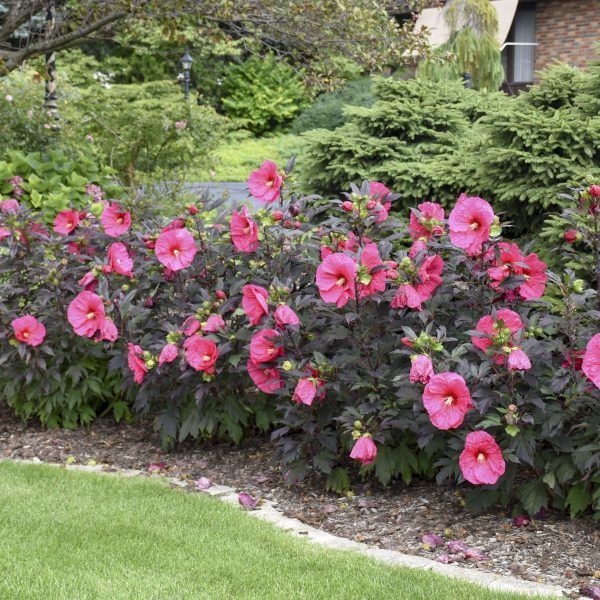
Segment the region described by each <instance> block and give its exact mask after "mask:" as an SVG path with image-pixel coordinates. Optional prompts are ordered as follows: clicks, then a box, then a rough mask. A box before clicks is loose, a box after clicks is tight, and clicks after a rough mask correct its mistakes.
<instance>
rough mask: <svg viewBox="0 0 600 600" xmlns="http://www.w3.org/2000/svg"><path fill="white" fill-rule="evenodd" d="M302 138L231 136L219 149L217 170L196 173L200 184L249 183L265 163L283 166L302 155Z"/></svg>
mask: <svg viewBox="0 0 600 600" xmlns="http://www.w3.org/2000/svg"><path fill="white" fill-rule="evenodd" d="M301 143H302V142H301V138H300V136H297V135H292V134H285V135H278V136H273V137H260V138H257V137H248V135H247V134H246V135H245V134H241V133H235V132H234V133H231V134H230V135H229V136H227V137H226V138H225V139H224V140H223V142H222V143H221V145H220V146H219V147H218V148H217V151H216V155H215V160H216V167H215V169H214V170H213V171H212V172H210V173H209V172H206V171H199V172H198V173H195V174H194V179H196V180H198V181H246V180H247V179H248V174H249V173H250V171H252V170H253V169H256V168H257V167H258V166H259V165H260V164H261V163H262V162H263V161H264V160H267V159H269V160H272V161H274V162H276V163H277V164H278V165H280V166H281V167H284V166H285V164H286V162H287V161H288V160H289V159H290V158H291V157H292V156H294V155H297V154H298V153H299V152H300V148H301Z"/></svg>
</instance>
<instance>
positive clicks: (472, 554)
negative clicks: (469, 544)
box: [464, 548, 490, 562]
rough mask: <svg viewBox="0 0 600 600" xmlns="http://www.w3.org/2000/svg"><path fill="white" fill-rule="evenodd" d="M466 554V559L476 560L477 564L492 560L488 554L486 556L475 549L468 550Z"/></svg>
mask: <svg viewBox="0 0 600 600" xmlns="http://www.w3.org/2000/svg"><path fill="white" fill-rule="evenodd" d="M464 554H465V558H469V559H471V560H474V561H475V562H480V561H484V560H489V558H490V557H489V556H488V555H487V554H484V553H483V552H481V551H479V550H475V549H474V548H467V550H466V551H465V553H464Z"/></svg>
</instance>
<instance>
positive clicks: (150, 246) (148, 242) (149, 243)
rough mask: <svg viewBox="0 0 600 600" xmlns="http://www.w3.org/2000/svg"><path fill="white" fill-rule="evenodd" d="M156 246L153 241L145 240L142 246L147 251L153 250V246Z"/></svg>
mask: <svg viewBox="0 0 600 600" xmlns="http://www.w3.org/2000/svg"><path fill="white" fill-rule="evenodd" d="M155 245H156V243H155V241H154V240H146V241H145V242H144V246H145V247H146V248H148V250H154V246H155Z"/></svg>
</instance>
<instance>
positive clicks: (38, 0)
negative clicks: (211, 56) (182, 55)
mask: <svg viewBox="0 0 600 600" xmlns="http://www.w3.org/2000/svg"><path fill="white" fill-rule="evenodd" d="M423 4H424V2H423V0H411V2H409V3H408V8H409V9H412V10H418V9H419V8H420V7H421V6H422V5H423ZM388 8H389V7H388V6H387V5H386V2H384V1H382V0H167V1H165V0H160V1H159V0H104V1H103V2H97V0H54V1H52V0H6V1H4V2H0V69H1V70H2V71H4V72H5V73H6V72H9V71H11V70H13V69H15V68H16V67H18V66H19V65H21V64H22V63H23V62H24V61H25V60H27V59H29V58H32V57H36V56H40V55H43V54H45V53H47V52H51V51H56V50H60V49H63V48H67V47H71V46H73V45H77V44H80V43H82V42H84V41H86V40H88V39H89V38H90V37H92V36H94V35H98V34H102V35H106V33H107V32H109V33H110V31H111V30H113V31H114V28H115V27H116V26H117V25H118V26H119V27H127V26H128V24H131V23H133V22H138V21H140V20H142V21H143V20H149V21H151V22H152V23H153V24H157V23H158V24H160V25H161V26H162V30H163V32H164V35H165V36H172V37H176V36H177V35H178V30H179V29H180V28H181V27H182V26H189V25H190V24H193V25H194V26H195V27H197V28H198V30H199V31H200V32H202V33H203V34H204V35H205V36H206V37H207V39H211V40H213V39H223V38H225V39H227V38H229V39H243V40H246V41H247V42H248V43H249V44H256V43H257V42H259V43H261V44H263V45H265V46H267V47H268V48H270V49H271V50H272V51H274V52H275V53H277V54H279V55H285V56H287V57H289V58H290V59H291V60H293V61H297V62H301V63H302V64H303V65H307V66H308V67H309V71H310V67H311V66H315V65H317V64H318V68H317V69H315V70H316V71H318V74H317V76H321V75H323V74H325V76H326V74H327V70H328V69H329V68H334V66H335V62H336V60H339V57H340V56H344V57H346V58H348V59H350V60H353V61H355V62H356V63H358V64H360V65H361V66H364V67H365V68H368V69H376V68H378V67H379V68H381V67H383V66H387V65H390V64H391V65H397V64H400V63H402V62H403V61H404V60H406V59H407V57H411V58H414V56H415V55H417V54H421V53H423V52H424V51H425V49H426V44H425V42H424V40H423V37H422V36H421V35H420V34H419V33H417V32H415V31H414V28H413V22H412V21H411V20H408V21H404V22H399V21H398V20H396V19H395V18H393V17H391V16H390V14H389V13H388ZM49 9H52V10H53V14H54V19H55V25H54V27H53V28H47V27H46V24H45V19H46V15H47V13H48V10H49Z"/></svg>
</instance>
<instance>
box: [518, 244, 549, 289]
mask: <svg viewBox="0 0 600 600" xmlns="http://www.w3.org/2000/svg"><path fill="white" fill-rule="evenodd" d="M523 262H524V263H525V265H527V266H525V267H522V270H521V274H522V275H523V277H524V278H525V282H524V283H522V284H521V285H520V286H519V288H518V290H517V291H518V292H519V296H521V298H523V300H535V299H536V298H541V297H542V296H543V295H544V291H545V289H546V282H547V281H548V275H547V274H546V263H545V262H543V261H541V260H540V259H539V258H538V257H537V254H536V253H535V252H533V253H531V254H528V255H527V256H526V257H525V258H524V259H523Z"/></svg>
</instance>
